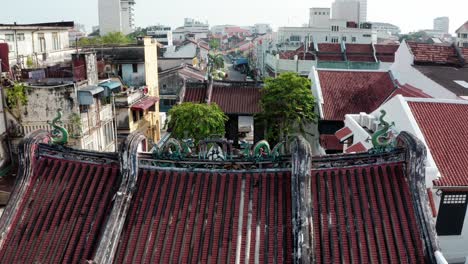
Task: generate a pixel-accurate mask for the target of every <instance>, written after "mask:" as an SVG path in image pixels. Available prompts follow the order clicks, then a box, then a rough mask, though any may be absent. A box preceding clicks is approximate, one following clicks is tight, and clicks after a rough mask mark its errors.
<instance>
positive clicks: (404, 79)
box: [390, 41, 459, 99]
mask: <svg viewBox="0 0 468 264" xmlns="http://www.w3.org/2000/svg"><path fill="white" fill-rule="evenodd" d="M413 63H414V57H413V54H411V51H410V49H409V47H408V45H407V44H406V42H405V41H403V42H402V43H401V45H400V47H399V48H398V50H397V52H396V53H395V62H394V63H393V65H392V66H391V67H390V70H391V71H392V74H393V76H394V77H395V79H397V80H398V81H399V82H400V83H401V84H406V83H408V84H410V85H412V86H414V87H416V88H418V89H421V90H423V91H424V92H425V93H426V94H428V95H430V96H432V97H433V98H440V99H459V98H458V97H457V95H456V94H454V93H452V92H450V91H449V90H447V89H446V88H444V87H443V86H441V85H439V84H438V83H436V82H434V81H433V80H431V79H429V78H428V77H426V76H425V75H424V74H422V73H421V72H420V71H418V70H417V69H416V68H414V67H413Z"/></svg>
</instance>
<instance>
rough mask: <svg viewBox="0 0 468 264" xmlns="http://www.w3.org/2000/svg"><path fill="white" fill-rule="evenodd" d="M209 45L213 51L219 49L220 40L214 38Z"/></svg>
mask: <svg viewBox="0 0 468 264" xmlns="http://www.w3.org/2000/svg"><path fill="white" fill-rule="evenodd" d="M209 44H210V48H211V49H213V50H217V49H219V46H220V42H219V39H215V38H212V39H211V40H210V43H209Z"/></svg>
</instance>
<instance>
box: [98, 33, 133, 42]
mask: <svg viewBox="0 0 468 264" xmlns="http://www.w3.org/2000/svg"><path fill="white" fill-rule="evenodd" d="M101 40H102V43H103V44H129V43H131V42H132V40H131V39H130V38H129V37H127V36H125V35H124V34H122V33H121V32H110V33H108V34H107V35H104V36H102V37H101Z"/></svg>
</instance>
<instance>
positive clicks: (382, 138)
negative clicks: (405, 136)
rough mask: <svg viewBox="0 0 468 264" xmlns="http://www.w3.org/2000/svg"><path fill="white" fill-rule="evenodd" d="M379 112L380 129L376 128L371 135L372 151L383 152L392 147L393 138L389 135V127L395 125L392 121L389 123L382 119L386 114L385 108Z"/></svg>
mask: <svg viewBox="0 0 468 264" xmlns="http://www.w3.org/2000/svg"><path fill="white" fill-rule="evenodd" d="M380 113H381V115H380V118H379V120H380V126H382V129H380V130H377V131H376V132H375V133H374V134H373V135H372V145H373V146H374V151H376V152H384V151H386V150H387V149H389V148H391V147H392V143H393V138H391V137H390V128H391V127H392V126H394V125H395V123H394V122H392V123H391V124H389V123H388V122H387V121H385V120H384V117H385V116H386V115H387V112H386V111H385V110H380Z"/></svg>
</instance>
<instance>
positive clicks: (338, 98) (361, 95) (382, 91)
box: [318, 70, 395, 121]
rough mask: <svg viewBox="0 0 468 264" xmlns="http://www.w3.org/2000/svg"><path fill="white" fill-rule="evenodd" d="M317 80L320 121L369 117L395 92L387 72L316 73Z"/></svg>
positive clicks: (322, 71) (324, 71)
mask: <svg viewBox="0 0 468 264" xmlns="http://www.w3.org/2000/svg"><path fill="white" fill-rule="evenodd" d="M318 76H319V80H320V86H321V89H322V95H323V100H324V103H323V111H324V120H336V121H342V120H344V119H345V118H344V116H345V115H346V114H357V113H360V112H366V113H371V112H373V111H374V110H375V109H377V108H378V107H379V106H380V105H381V104H382V103H383V102H385V100H386V99H387V98H388V97H389V96H390V95H391V94H392V93H393V91H394V90H395V86H394V84H393V82H392V79H391V78H390V74H389V73H388V72H364V71H326V70H319V71H318Z"/></svg>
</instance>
